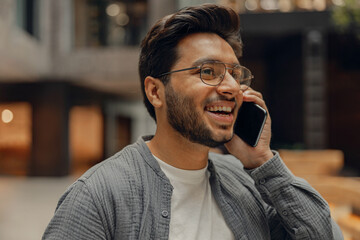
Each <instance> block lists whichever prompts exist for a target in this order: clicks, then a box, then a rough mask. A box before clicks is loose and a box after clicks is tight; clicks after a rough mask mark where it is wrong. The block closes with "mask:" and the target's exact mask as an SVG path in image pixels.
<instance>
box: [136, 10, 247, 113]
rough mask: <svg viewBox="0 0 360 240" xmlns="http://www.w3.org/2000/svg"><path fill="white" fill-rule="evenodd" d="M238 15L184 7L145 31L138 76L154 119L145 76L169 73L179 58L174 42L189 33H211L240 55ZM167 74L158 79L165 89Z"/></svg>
mask: <svg viewBox="0 0 360 240" xmlns="http://www.w3.org/2000/svg"><path fill="white" fill-rule="evenodd" d="M239 29H240V21H239V16H238V14H237V13H236V12H234V11H233V10H232V9H230V8H225V7H222V6H218V5H212V4H205V5H201V6H196V7H188V8H184V9H182V10H180V11H178V12H176V13H174V14H171V15H168V16H166V17H164V18H162V19H161V20H159V21H158V22H157V23H156V24H155V25H154V26H153V28H152V29H151V30H150V31H149V32H148V34H147V35H146V37H145V38H144V40H143V42H142V44H141V53H140V61H139V73H140V81H141V89H142V92H143V96H144V103H145V106H146V108H147V109H148V112H149V113H150V115H151V116H152V117H153V118H154V119H155V120H156V116H155V110H154V107H153V105H152V104H151V103H150V102H149V100H148V99H147V97H146V94H145V90H144V81H145V78H146V77H147V76H152V77H157V76H159V75H160V74H162V73H166V72H169V71H170V70H171V69H172V67H173V66H174V64H175V63H176V62H177V60H178V59H179V54H178V48H177V47H178V43H179V42H180V40H182V39H183V38H184V37H186V36H188V35H190V34H193V33H199V32H200V33H215V34H217V35H218V36H220V37H221V38H222V39H224V40H225V41H226V42H227V43H228V44H229V45H230V46H231V47H232V49H233V51H234V53H235V55H236V57H237V58H240V56H241V50H242V44H241V40H240V35H239ZM169 79H170V75H164V76H162V77H160V80H161V81H162V82H163V84H164V85H165V86H166V85H167V83H168V81H169Z"/></svg>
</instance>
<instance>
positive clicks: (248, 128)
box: [234, 102, 267, 147]
mask: <svg viewBox="0 0 360 240" xmlns="http://www.w3.org/2000/svg"><path fill="white" fill-rule="evenodd" d="M266 118H267V112H266V110H265V109H264V108H262V107H260V106H259V105H258V104H255V103H253V102H243V104H242V105H241V107H240V109H239V113H238V116H237V119H236V122H235V125H234V133H235V134H236V135H238V136H239V137H240V138H241V139H242V140H243V141H244V142H246V143H247V144H249V145H250V146H252V147H256V146H257V144H258V142H259V139H260V136H261V133H262V130H263V128H264V125H265V121H266Z"/></svg>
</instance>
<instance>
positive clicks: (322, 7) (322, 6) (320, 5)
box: [313, 0, 326, 11]
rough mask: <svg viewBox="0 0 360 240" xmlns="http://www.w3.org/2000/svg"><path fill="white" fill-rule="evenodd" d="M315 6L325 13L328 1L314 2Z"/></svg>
mask: <svg viewBox="0 0 360 240" xmlns="http://www.w3.org/2000/svg"><path fill="white" fill-rule="evenodd" d="M313 5H314V8H315V9H316V10H318V11H325V9H326V1H325V0H314V2H313Z"/></svg>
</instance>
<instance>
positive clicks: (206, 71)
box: [201, 66, 215, 79]
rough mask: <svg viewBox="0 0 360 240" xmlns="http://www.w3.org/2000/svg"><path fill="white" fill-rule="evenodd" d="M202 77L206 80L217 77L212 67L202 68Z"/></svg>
mask: <svg viewBox="0 0 360 240" xmlns="http://www.w3.org/2000/svg"><path fill="white" fill-rule="evenodd" d="M201 77H202V78H204V79H213V78H214V77H215V70H214V68H212V67H208V66H207V67H202V68H201Z"/></svg>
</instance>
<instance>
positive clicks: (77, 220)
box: [43, 5, 342, 240]
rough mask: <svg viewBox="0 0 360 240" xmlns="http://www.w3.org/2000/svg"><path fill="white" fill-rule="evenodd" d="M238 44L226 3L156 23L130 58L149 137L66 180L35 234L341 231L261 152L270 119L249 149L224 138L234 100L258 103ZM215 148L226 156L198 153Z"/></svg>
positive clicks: (322, 206) (307, 235) (319, 201)
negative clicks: (136, 56) (150, 124)
mask: <svg viewBox="0 0 360 240" xmlns="http://www.w3.org/2000/svg"><path fill="white" fill-rule="evenodd" d="M241 48H242V45H241V41H240V36H239V18H238V15H237V14H236V13H235V12H234V11H233V10H231V9H228V8H224V7H221V6H218V5H201V6H197V7H189V8H185V9H182V10H180V11H178V12H176V13H174V14H172V15H169V16H167V17H165V18H163V19H161V20H159V21H158V22H157V23H156V24H155V25H154V27H153V28H152V29H151V30H150V31H149V33H148V34H147V36H146V37H145V39H144V40H143V42H142V45H141V53H140V61H139V72H140V80H141V86H142V91H143V94H144V102H145V105H146V107H147V109H148V111H149V113H150V115H151V116H152V117H153V118H154V119H155V121H156V122H157V129H156V133H155V135H154V136H146V137H142V138H140V139H139V140H138V141H137V142H136V143H135V144H133V145H130V146H128V147H126V148H125V149H123V150H122V151H120V152H119V153H117V154H116V155H114V156H113V157H111V158H110V159H107V160H105V161H103V162H102V163H100V164H98V165H96V166H94V167H93V168H91V169H90V170H89V171H87V172H86V173H85V174H84V175H83V176H82V177H81V178H80V179H79V180H78V181H76V182H75V183H74V184H73V185H72V186H71V187H70V188H69V189H68V190H67V191H66V193H65V194H64V195H63V196H62V197H61V199H60V201H59V204H58V206H57V209H56V212H55V215H54V217H53V219H52V220H51V222H50V224H49V226H48V228H47V230H46V232H45V233H44V236H43V239H186V240H188V239H241V240H245V239H249V240H261V239H316V240H321V239H324V240H330V239H342V234H341V231H340V230H339V228H338V226H337V225H336V224H335V223H334V222H333V220H332V219H331V216H330V211H329V207H328V204H327V203H326V202H325V200H324V199H323V198H322V197H321V196H320V195H319V194H318V193H317V192H316V191H315V190H314V189H313V188H312V187H311V186H309V185H308V184H307V183H306V182H305V181H304V180H302V179H299V178H296V177H295V176H294V175H293V174H292V173H291V172H290V171H289V170H288V169H287V168H286V166H285V165H284V163H283V162H282V160H281V158H280V156H279V155H278V153H277V152H275V151H271V149H270V147H269V146H270V138H271V129H270V128H271V119H270V117H268V118H267V120H266V123H265V126H264V130H263V132H262V135H261V137H260V140H259V143H258V145H257V146H256V147H251V146H249V145H247V144H246V143H245V142H243V141H242V140H241V139H240V138H239V137H238V136H236V135H234V133H233V127H234V122H235V119H236V116H237V113H238V111H239V108H240V107H241V105H242V104H243V102H254V103H256V104H258V105H259V106H261V107H262V108H264V109H267V108H266V104H265V102H264V100H263V99H262V95H261V94H260V93H259V92H257V91H255V90H253V89H251V88H250V83H251V79H252V77H253V76H252V73H251V71H250V70H249V69H247V68H246V67H244V66H242V65H241V63H240V61H239V60H240V57H241ZM223 144H225V146H226V148H227V150H228V152H229V153H230V154H228V155H220V154H213V153H211V154H210V153H209V150H210V148H212V147H216V146H219V145H223Z"/></svg>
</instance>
